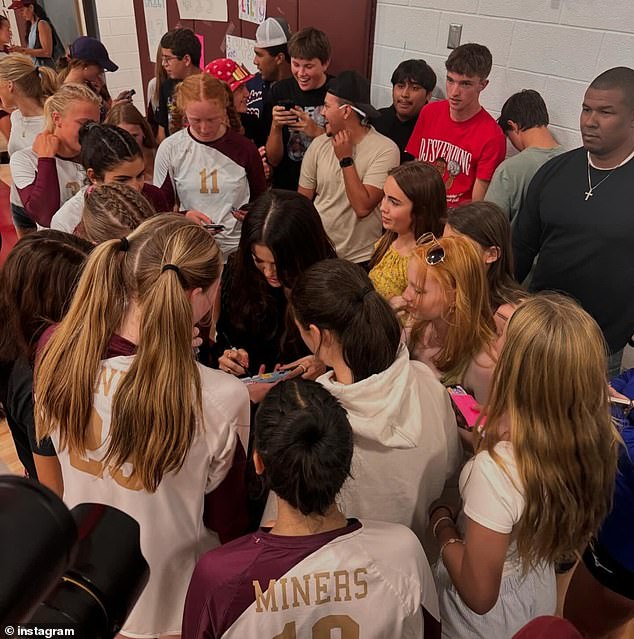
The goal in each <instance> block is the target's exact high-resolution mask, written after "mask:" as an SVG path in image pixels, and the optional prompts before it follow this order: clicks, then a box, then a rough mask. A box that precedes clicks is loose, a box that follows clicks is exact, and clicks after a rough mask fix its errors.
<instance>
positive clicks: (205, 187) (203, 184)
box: [200, 169, 220, 193]
mask: <svg viewBox="0 0 634 639" xmlns="http://www.w3.org/2000/svg"><path fill="white" fill-rule="evenodd" d="M209 178H211V191H210V190H209V184H208V179H209ZM200 192H201V193H220V189H219V188H218V169H214V170H213V171H211V172H210V173H207V169H202V171H201V172H200Z"/></svg>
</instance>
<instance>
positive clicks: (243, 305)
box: [227, 189, 336, 334]
mask: <svg viewBox="0 0 634 639" xmlns="http://www.w3.org/2000/svg"><path fill="white" fill-rule="evenodd" d="M254 244H262V245H264V246H266V247H267V248H268V249H269V250H270V251H271V253H273V256H274V257H275V266H276V269H277V277H278V279H279V281H280V282H281V283H282V285H283V286H284V287H285V288H286V289H289V290H292V289H293V287H294V286H295V284H296V282H297V279H298V278H299V276H300V275H301V274H302V273H303V272H304V271H305V270H306V269H308V268H309V267H310V266H312V265H313V264H315V263H316V262H319V261H320V260H323V259H327V258H334V257H336V253H335V249H334V247H333V245H332V242H331V241H330V239H329V238H328V236H327V235H326V231H325V230H324V226H323V224H322V222H321V218H320V217H319V213H318V212H317V209H316V208H315V206H314V205H313V203H312V202H311V201H310V200H308V199H307V198H305V197H304V196H303V195H300V194H299V193H295V192H293V191H284V190H281V189H272V190H270V191H267V192H266V193H264V194H263V195H261V196H260V197H259V198H258V199H257V200H256V201H255V202H254V203H253V204H252V205H251V207H250V208H249V212H248V214H247V216H246V218H245V220H244V222H243V224H242V233H241V235H240V244H239V246H238V251H237V253H236V255H235V257H234V258H233V260H232V269H233V275H232V283H231V295H230V296H229V298H228V300H227V302H228V305H229V309H228V311H229V313H228V316H229V317H231V318H232V323H234V324H235V326H236V328H237V329H238V330H240V331H250V330H257V331H258V332H261V331H262V327H263V326H271V329H272V330H273V334H275V333H277V330H278V329H279V323H278V322H279V320H280V318H279V317H277V314H278V310H277V309H278V305H277V303H276V298H275V296H274V293H273V289H272V288H271V287H270V286H269V285H268V284H267V282H266V279H265V278H264V276H263V275H262V273H260V271H259V270H258V269H257V268H256V266H255V263H254V261H253V254H252V248H253V245H254Z"/></svg>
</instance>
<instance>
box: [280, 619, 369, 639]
mask: <svg viewBox="0 0 634 639" xmlns="http://www.w3.org/2000/svg"><path fill="white" fill-rule="evenodd" d="M332 631H335V632H336V634H335V633H333V632H332ZM335 637H337V638H339V637H340V638H341V639H359V624H358V623H357V622H356V621H355V620H354V619H352V618H351V617H349V616H348V615H328V616H327V617H322V618H321V619H320V620H319V621H317V622H316V623H315V625H314V626H313V628H312V633H311V635H310V639H335ZM273 639H298V637H297V630H296V627H295V622H294V621H291V622H290V623H287V624H286V625H285V626H284V629H283V630H282V632H281V633H280V634H279V635H275V637H273Z"/></svg>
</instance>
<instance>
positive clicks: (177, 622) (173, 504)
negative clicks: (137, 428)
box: [51, 356, 250, 637]
mask: <svg viewBox="0 0 634 639" xmlns="http://www.w3.org/2000/svg"><path fill="white" fill-rule="evenodd" d="M133 360H134V356H119V357H113V358H110V359H106V360H103V361H102V363H101V368H100V371H99V374H98V377H97V384H96V388H95V395H94V405H93V408H92V412H91V417H90V423H89V426H88V430H89V436H88V438H87V448H88V450H86V452H85V454H83V455H81V454H78V453H69V450H68V449H67V448H66V449H62V450H60V446H59V434H58V433H57V432H54V433H53V434H52V436H51V439H52V440H53V443H54V445H55V450H56V451H57V453H58V458H59V461H60V465H61V469H62V475H63V478H64V502H65V503H66V505H67V506H68V507H69V508H73V507H74V506H76V505H77V504H81V503H85V502H93V503H98V504H106V505H108V506H114V507H115V508H118V509H119V510H122V511H123V512H125V513H127V514H129V515H130V516H132V517H134V518H135V519H136V520H137V522H138V523H139V526H140V537H141V539H140V542H141V551H142V553H143V556H144V557H145V559H146V561H147V562H148V564H149V566H150V580H149V582H148V584H147V585H146V587H145V589H144V590H143V592H142V593H141V596H140V598H139V599H138V601H137V603H136V604H135V606H134V608H133V609H132V612H131V613H130V616H129V617H128V619H127V620H126V622H125V623H124V624H123V630H122V634H123V635H125V636H128V637H155V636H157V635H160V634H178V633H180V628H181V622H182V616H183V606H184V603H185V595H186V592H187V586H188V584H189V580H190V577H191V574H192V572H193V570H194V566H195V564H196V561H197V560H198V558H199V557H200V556H201V555H202V554H203V553H204V552H206V551H207V550H209V549H211V548H214V547H215V546H217V545H218V544H219V541H218V537H217V535H216V534H215V533H213V532H211V531H210V530H208V529H207V528H205V526H204V524H203V501H204V497H205V493H209V492H211V491H212V490H214V489H215V488H216V487H218V485H219V484H220V483H221V482H222V480H223V479H224V478H225V476H226V475H227V473H228V472H229V470H230V468H231V465H232V462H233V459H234V453H235V449H236V446H237V445H238V441H239V437H240V434H241V432H240V431H246V432H248V424H249V419H250V413H249V396H248V393H247V391H246V389H245V386H244V384H242V383H241V382H240V381H239V380H237V379H236V378H235V377H233V376H231V375H227V374H225V373H222V372H221V371H217V370H213V369H211V368H207V367H205V366H202V365H200V364H198V366H197V368H198V371H199V373H200V382H201V389H202V424H201V425H200V429H199V431H198V432H197V434H196V436H195V437H194V439H193V441H192V444H191V446H190V449H189V452H188V453H187V456H186V457H185V461H184V463H183V465H182V467H181V468H180V469H179V470H178V471H176V472H169V473H166V474H165V475H164V476H163V478H162V480H161V482H160V483H159V485H158V488H157V489H156V491H155V492H153V493H150V492H147V491H146V490H145V489H144V488H143V486H142V485H141V484H140V482H139V481H138V480H137V479H136V478H135V477H134V476H132V467H131V464H130V463H125V464H124V465H123V466H122V468H120V469H119V470H116V471H114V470H113V469H111V468H108V467H107V466H105V465H104V464H103V461H102V460H103V458H104V454H105V451H106V449H107V446H108V441H109V434H110V420H111V417H112V401H113V397H114V394H115V392H116V389H117V387H118V385H119V383H120V381H121V379H122V378H123V376H124V375H125V374H126V372H127V371H128V369H129V368H130V365H131V364H132V362H133ZM247 436H248V435H247Z"/></svg>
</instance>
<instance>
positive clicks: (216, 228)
mask: <svg viewBox="0 0 634 639" xmlns="http://www.w3.org/2000/svg"><path fill="white" fill-rule="evenodd" d="M202 226H203V228H204V229H207V230H208V231H218V232H220V231H224V230H225V225H224V224H203V225H202Z"/></svg>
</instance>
